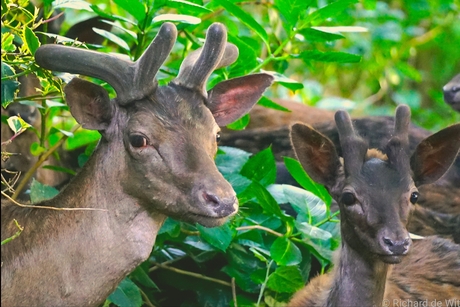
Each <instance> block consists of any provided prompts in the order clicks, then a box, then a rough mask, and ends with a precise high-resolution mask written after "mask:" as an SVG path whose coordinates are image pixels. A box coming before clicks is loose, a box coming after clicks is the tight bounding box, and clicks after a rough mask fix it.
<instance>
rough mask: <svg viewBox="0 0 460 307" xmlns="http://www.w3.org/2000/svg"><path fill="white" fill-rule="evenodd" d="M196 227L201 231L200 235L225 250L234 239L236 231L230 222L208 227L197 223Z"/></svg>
mask: <svg viewBox="0 0 460 307" xmlns="http://www.w3.org/2000/svg"><path fill="white" fill-rule="evenodd" d="M196 228H197V229H198V231H199V232H200V236H201V237H202V238H203V239H204V240H205V241H206V242H208V243H209V244H211V245H212V246H214V247H216V248H218V249H220V250H221V251H223V252H225V250H226V249H227V247H228V246H229V245H230V243H231V242H232V239H233V235H234V234H235V231H234V230H233V229H231V228H230V226H229V224H228V223H225V224H224V225H222V226H220V227H215V228H206V227H204V226H201V225H196Z"/></svg>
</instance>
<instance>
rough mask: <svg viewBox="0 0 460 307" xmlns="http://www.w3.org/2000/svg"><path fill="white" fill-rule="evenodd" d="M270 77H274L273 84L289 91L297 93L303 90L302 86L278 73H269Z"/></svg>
mask: <svg viewBox="0 0 460 307" xmlns="http://www.w3.org/2000/svg"><path fill="white" fill-rule="evenodd" d="M270 74H271V75H273V76H274V77H275V82H277V83H279V84H281V85H282V86H284V87H286V88H288V89H290V90H291V91H297V90H301V89H303V84H302V83H300V82H299V81H296V80H294V79H290V78H288V77H286V76H285V75H283V74H280V73H278V72H273V71H271V72H270Z"/></svg>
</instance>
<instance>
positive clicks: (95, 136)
mask: <svg viewBox="0 0 460 307" xmlns="http://www.w3.org/2000/svg"><path fill="white" fill-rule="evenodd" d="M100 138H101V135H100V134H99V132H97V131H95V130H82V129H79V130H77V131H76V132H75V133H74V136H73V137H71V138H68V139H67V140H66V149H67V150H73V149H76V148H79V147H81V146H85V145H88V144H90V143H92V142H95V141H97V140H99V139H100Z"/></svg>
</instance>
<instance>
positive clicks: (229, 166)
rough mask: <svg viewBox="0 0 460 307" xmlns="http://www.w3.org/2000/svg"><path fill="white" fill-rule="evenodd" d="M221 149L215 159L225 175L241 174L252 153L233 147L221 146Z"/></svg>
mask: <svg viewBox="0 0 460 307" xmlns="http://www.w3.org/2000/svg"><path fill="white" fill-rule="evenodd" d="M219 151H220V153H218V154H217V156H216V159H215V161H216V165H217V168H218V169H219V171H220V172H221V173H222V174H224V175H226V174H234V173H236V174H239V173H240V171H241V168H242V167H243V165H245V164H246V162H247V161H248V160H249V157H250V156H251V154H250V153H248V152H246V151H244V150H241V149H238V148H233V147H226V146H220V147H219Z"/></svg>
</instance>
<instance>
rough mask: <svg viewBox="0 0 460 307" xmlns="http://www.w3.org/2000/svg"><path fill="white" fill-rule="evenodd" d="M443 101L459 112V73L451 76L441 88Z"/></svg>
mask: <svg viewBox="0 0 460 307" xmlns="http://www.w3.org/2000/svg"><path fill="white" fill-rule="evenodd" d="M442 91H443V94H444V101H445V102H446V103H447V104H449V105H450V106H451V107H452V109H454V110H455V111H457V112H460V74H458V75H456V76H455V77H453V78H452V80H450V81H449V82H447V84H446V85H444V86H443V88H442Z"/></svg>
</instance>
